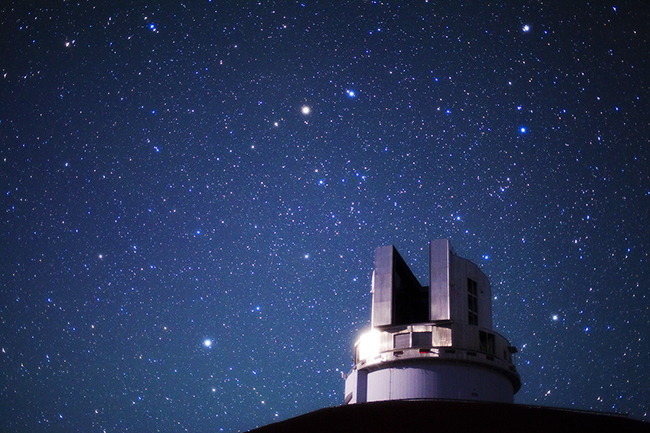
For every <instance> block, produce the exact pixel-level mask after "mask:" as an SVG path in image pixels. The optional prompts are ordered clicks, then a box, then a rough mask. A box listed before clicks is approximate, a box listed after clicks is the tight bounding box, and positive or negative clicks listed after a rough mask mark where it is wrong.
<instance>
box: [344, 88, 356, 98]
mask: <svg viewBox="0 0 650 433" xmlns="http://www.w3.org/2000/svg"><path fill="white" fill-rule="evenodd" d="M345 92H346V93H347V94H348V96H349V97H350V98H354V97H355V96H357V94H356V93H355V92H354V90H346V91H345Z"/></svg>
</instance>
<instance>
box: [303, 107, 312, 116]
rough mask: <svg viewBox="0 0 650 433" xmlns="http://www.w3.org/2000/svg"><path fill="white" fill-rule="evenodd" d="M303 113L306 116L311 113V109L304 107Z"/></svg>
mask: <svg viewBox="0 0 650 433" xmlns="http://www.w3.org/2000/svg"><path fill="white" fill-rule="evenodd" d="M301 111H302V114H304V115H305V116H306V115H308V114H309V113H311V108H309V107H308V106H307V105H303V106H302V110H301Z"/></svg>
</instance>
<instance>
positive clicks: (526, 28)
mask: <svg viewBox="0 0 650 433" xmlns="http://www.w3.org/2000/svg"><path fill="white" fill-rule="evenodd" d="M521 29H522V30H523V31H524V32H529V31H530V26H529V25H528V24H524V26H523V27H522V28H521Z"/></svg>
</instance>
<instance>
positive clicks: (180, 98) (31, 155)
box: [0, 0, 650, 432]
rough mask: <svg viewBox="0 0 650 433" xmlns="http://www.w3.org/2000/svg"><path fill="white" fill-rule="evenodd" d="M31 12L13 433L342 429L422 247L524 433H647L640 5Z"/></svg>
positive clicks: (7, 43)
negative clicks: (546, 428) (484, 311)
mask: <svg viewBox="0 0 650 433" xmlns="http://www.w3.org/2000/svg"><path fill="white" fill-rule="evenodd" d="M7 3H10V4H7ZM27 3H35V2H24V1H13V2H3V6H0V98H1V99H0V101H1V105H0V140H1V146H0V164H1V165H0V185H1V186H2V190H1V192H2V194H1V196H2V201H1V204H2V208H1V210H2V214H1V219H0V224H1V230H0V235H1V236H2V237H1V238H0V245H1V247H0V248H1V254H0V347H1V351H2V352H1V353H0V430H2V431H30V432H55V431H84V432H103V431H106V432H119V431H137V432H140V431H165V432H183V431H192V432H208V431H222V430H223V431H238V430H247V429H251V428H254V427H256V426H261V425H265V424H268V423H271V422H274V421H279V420H283V419H286V418H289V417H293V416H297V415H300V414H303V413H307V412H310V411H313V410H316V409H319V408H323V407H328V406H335V405H339V404H342V402H343V398H344V395H343V386H344V383H343V380H342V378H341V373H342V372H343V373H347V372H348V371H349V369H350V368H351V366H352V346H353V344H354V340H355V338H356V337H357V336H358V335H359V333H360V332H361V331H362V330H363V329H364V328H366V327H368V326H369V324H370V301H371V298H370V277H371V273H372V269H373V259H374V250H375V248H376V247H379V246H382V245H388V244H393V245H395V246H396V248H397V249H398V250H399V251H400V253H401V254H402V256H403V257H404V259H405V260H406V261H407V263H409V264H410V265H411V268H412V269H413V271H414V273H415V274H416V276H418V278H419V279H420V282H421V283H423V284H427V263H426V262H427V248H428V241H429V240H430V239H438V238H449V239H451V242H452V244H453V245H454V247H455V249H456V251H457V252H458V254H459V255H461V256H463V257H466V258H468V259H470V260H471V261H473V262H475V263H477V264H479V265H480V266H481V267H482V269H483V271H484V272H485V273H486V274H487V275H488V277H489V278H490V281H491V284H492V294H493V296H494V300H493V311H494V323H495V329H496V331H497V332H499V333H500V334H502V335H503V336H505V337H506V338H507V339H509V340H510V342H511V343H512V344H513V345H515V346H516V347H517V348H518V349H519V353H518V354H517V355H516V357H515V358H516V359H515V363H516V365H517V368H518V370H519V372H520V374H521V377H522V381H523V387H522V389H521V390H520V391H519V393H518V394H517V395H516V396H515V401H516V402H517V403H524V404H534V405H545V406H553V407H567V408H576V409H590V410H597V411H605V412H617V413H627V414H629V416H631V417H633V418H636V419H643V420H649V419H650V414H649V412H648V410H649V406H650V370H648V364H649V362H648V355H649V354H650V338H649V337H648V322H649V321H650V256H649V254H648V248H649V247H650V230H649V229H648V227H649V225H650V142H649V139H648V137H649V136H650V127H649V119H650V100H649V98H650V87H649V86H650V72H649V68H650V48H649V47H650V26H648V22H650V7H649V6H648V3H647V2H644V1H628V2H626V1H620V2H593V3H588V4H587V3H583V2H580V1H578V2H571V1H564V2H552V3H551V2H546V1H517V2H515V1H510V2H508V1H505V2H502V1H499V2H491V1H487V2H486V1H469V2H457V1H451V2H449V1H441V2H437V1H429V2H428V3H427V2H424V1H418V2H414V3H413V4H407V3H404V2H387V3H382V2H362V1H352V2H348V3H346V4H342V3H341V4H339V3H336V2H335V3H334V6H333V5H332V4H330V3H323V2H312V1H305V2H304V3H300V2H297V3H292V2H280V3H275V2H261V4H257V3H250V2H248V3H246V4H241V2H220V1H212V2H210V1H207V0H202V1H192V0H185V1H166V2H164V5H159V4H156V3H150V4H147V2H140V1H137V2H136V1H134V2H126V1H125V2H85V1H84V2H77V1H52V2H47V6H43V7H37V6H34V5H33V4H32V6H27V5H26V4H27ZM44 3H45V2H44Z"/></svg>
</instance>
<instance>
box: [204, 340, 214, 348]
mask: <svg viewBox="0 0 650 433" xmlns="http://www.w3.org/2000/svg"><path fill="white" fill-rule="evenodd" d="M203 345H204V346H205V347H207V348H208V349H209V348H210V347H212V340H210V339H209V338H206V339H205V340H203Z"/></svg>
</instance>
